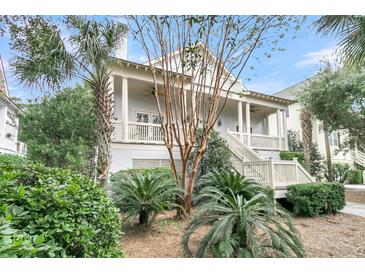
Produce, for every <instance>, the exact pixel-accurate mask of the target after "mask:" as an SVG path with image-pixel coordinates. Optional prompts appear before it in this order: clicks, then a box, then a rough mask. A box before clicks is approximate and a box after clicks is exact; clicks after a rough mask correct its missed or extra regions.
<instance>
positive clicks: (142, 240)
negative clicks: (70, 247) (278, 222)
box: [122, 212, 365, 258]
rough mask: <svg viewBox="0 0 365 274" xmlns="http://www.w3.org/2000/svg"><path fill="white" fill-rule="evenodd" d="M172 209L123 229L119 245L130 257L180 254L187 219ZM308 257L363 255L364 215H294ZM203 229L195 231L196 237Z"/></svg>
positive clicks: (364, 247) (175, 256)
mask: <svg viewBox="0 0 365 274" xmlns="http://www.w3.org/2000/svg"><path fill="white" fill-rule="evenodd" d="M173 216H174V212H166V213H164V214H161V215H160V216H159V217H158V218H157V220H156V222H155V224H153V226H152V228H151V229H149V230H148V231H143V230H141V229H138V228H134V229H126V230H125V231H124V232H125V235H124V238H123V240H122V249H123V251H124V253H125V254H126V255H127V256H128V257H129V258H136V257H144V258H179V257H183V252H182V249H181V244H180V242H181V234H182V232H183V229H184V227H185V226H186V225H187V223H188V220H183V221H176V220H174V219H173ZM294 222H295V225H296V227H297V229H298V231H299V233H300V236H301V238H302V241H303V244H304V247H305V251H306V256H307V257H365V218H363V217H358V216H352V215H347V214H343V213H338V214H336V215H327V216H319V217H315V218H295V221H294ZM201 233H203V231H200V232H198V233H197V235H195V237H194V238H195V239H198V238H199V237H200V236H201V235H199V234H201ZM193 240H194V239H193Z"/></svg>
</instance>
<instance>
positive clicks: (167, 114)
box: [129, 16, 304, 213]
mask: <svg viewBox="0 0 365 274" xmlns="http://www.w3.org/2000/svg"><path fill="white" fill-rule="evenodd" d="M129 19H130V20H129V22H130V29H131V31H132V34H133V36H134V38H135V39H136V40H137V41H139V42H140V44H141V46H142V47H143V49H144V51H145V53H146V56H147V64H148V65H149V67H150V70H151V72H152V77H153V81H154V90H155V91H154V97H155V100H156V104H157V109H158V112H159V115H160V121H161V130H162V135H163V140H164V142H165V145H166V148H167V150H168V152H169V155H170V164H171V168H172V170H173V174H174V177H175V179H176V180H177V181H178V182H179V183H180V184H181V187H182V188H183V189H185V190H186V192H185V195H184V197H183V199H182V200H181V201H180V204H181V205H182V206H183V207H184V208H185V211H186V212H187V213H190V209H191V204H192V203H191V202H192V193H193V188H194V184H195V179H196V175H197V171H198V167H199V164H200V161H201V159H202V157H203V154H204V153H205V151H206V150H207V147H208V141H209V138H210V135H211V133H212V129H213V127H214V125H215V123H216V121H217V120H218V119H219V116H220V114H221V113H222V111H223V109H224V107H225V105H226V102H227V99H228V98H229V96H230V91H231V90H232V88H233V87H235V86H237V84H238V83H237V81H238V79H237V78H236V77H233V76H232V75H236V76H240V75H241V74H242V72H243V71H244V69H245V68H246V66H247V64H248V61H249V60H250V58H251V57H256V58H257V56H254V52H255V50H257V49H258V48H263V47H264V46H265V49H267V51H266V52H263V53H262V54H263V55H264V54H265V55H266V56H271V53H272V51H276V50H279V49H280V48H279V46H278V42H279V40H280V38H283V37H284V36H285V35H284V34H285V32H286V31H287V30H289V29H298V28H299V27H300V25H301V23H302V21H303V20H304V17H289V16H131V17H130V18H129ZM263 51H265V50H263ZM161 82H162V84H160V83H161ZM199 129H201V137H200V138H198V139H197V138H196V137H197V134H198V130H199ZM175 147H177V148H178V150H179V152H180V158H181V170H179V171H178V170H177V165H176V159H174V156H173V149H174V148H175ZM194 148H197V149H196V153H195V154H194V156H193V159H191V161H192V162H191V172H190V173H189V175H188V165H187V164H188V161H189V158H190V155H191V153H192V150H193V149H194Z"/></svg>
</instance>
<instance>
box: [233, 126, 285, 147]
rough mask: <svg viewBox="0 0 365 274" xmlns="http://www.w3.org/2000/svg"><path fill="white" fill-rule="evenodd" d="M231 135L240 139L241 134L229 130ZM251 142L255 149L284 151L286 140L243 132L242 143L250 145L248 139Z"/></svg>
mask: <svg viewBox="0 0 365 274" xmlns="http://www.w3.org/2000/svg"><path fill="white" fill-rule="evenodd" d="M228 132H229V133H230V134H232V135H233V136H235V137H237V138H238V139H240V133H239V132H236V131H230V130H228ZM249 138H250V140H251V146H250V147H252V148H254V149H266V150H284V148H285V138H280V137H276V136H269V135H263V134H248V133H247V132H242V142H243V143H244V144H246V145H247V144H248V139H249Z"/></svg>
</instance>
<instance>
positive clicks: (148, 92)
mask: <svg viewBox="0 0 365 274" xmlns="http://www.w3.org/2000/svg"><path fill="white" fill-rule="evenodd" d="M155 92H156V89H155V87H153V88H152V89H150V90H148V91H145V92H144V93H145V94H144V96H149V95H155ZM159 95H160V96H165V94H164V93H163V92H161V91H160V93H159Z"/></svg>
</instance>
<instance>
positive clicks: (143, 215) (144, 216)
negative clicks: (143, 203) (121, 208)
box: [139, 211, 148, 226]
mask: <svg viewBox="0 0 365 274" xmlns="http://www.w3.org/2000/svg"><path fill="white" fill-rule="evenodd" d="M139 224H140V225H144V226H147V225H148V213H147V212H146V211H141V212H140V213H139Z"/></svg>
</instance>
